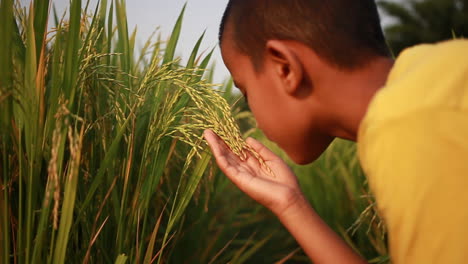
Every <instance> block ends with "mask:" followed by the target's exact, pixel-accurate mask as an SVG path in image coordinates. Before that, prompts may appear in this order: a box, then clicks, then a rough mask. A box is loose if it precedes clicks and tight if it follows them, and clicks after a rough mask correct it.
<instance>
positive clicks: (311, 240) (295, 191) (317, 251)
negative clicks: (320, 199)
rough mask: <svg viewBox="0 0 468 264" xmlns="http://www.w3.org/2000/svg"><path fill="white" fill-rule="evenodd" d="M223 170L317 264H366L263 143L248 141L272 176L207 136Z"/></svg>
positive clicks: (210, 133) (253, 160) (210, 134)
mask: <svg viewBox="0 0 468 264" xmlns="http://www.w3.org/2000/svg"><path fill="white" fill-rule="evenodd" d="M205 138H206V140H207V141H208V144H209V145H210V147H211V150H212V152H213V154H214V156H215V158H216V161H217V163H218V165H219V167H220V168H221V170H222V171H223V172H224V173H225V174H226V176H228V177H229V179H231V181H232V182H233V183H234V184H236V185H237V187H239V189H241V190H242V191H243V192H245V193H246V194H248V195H249V196H250V197H252V198H253V199H254V200H256V201H257V202H259V203H261V204H262V205H264V206H265V207H267V208H268V209H270V210H271V211H272V212H273V213H274V214H276V215H277V216H278V218H279V219H280V221H281V222H282V223H283V225H284V226H285V227H286V228H287V229H288V230H289V232H290V233H291V234H292V235H293V236H294V238H295V239H296V241H297V242H298V243H299V245H300V246H301V247H302V249H303V250H304V251H305V252H306V254H307V255H308V256H309V257H310V258H311V259H312V261H313V262H314V263H366V262H365V260H364V259H362V258H361V257H360V256H359V255H358V254H356V253H355V252H354V251H353V250H352V249H351V248H350V247H349V246H348V245H346V243H344V241H342V240H341V238H340V237H339V236H338V235H337V234H336V233H334V232H333V230H332V229H331V228H330V227H328V226H327V225H326V224H325V222H323V220H322V219H321V218H320V217H319V216H318V215H317V214H316V212H315V211H314V210H313V209H312V207H311V206H310V205H309V203H308V202H307V200H306V199H305V198H304V196H303V194H302V192H301V190H300V188H299V185H298V183H297V179H296V176H295V175H294V174H293V173H292V171H291V170H290V169H289V168H288V166H287V165H286V164H285V163H284V161H282V160H281V159H280V158H279V157H278V156H276V155H275V154H274V153H273V152H271V151H270V150H269V149H267V148H266V147H265V146H263V145H262V144H261V143H260V142H258V141H256V140H254V139H251V138H249V139H248V140H247V143H249V145H251V146H252V147H253V148H254V149H255V150H256V151H257V152H258V153H259V154H260V155H261V156H262V158H263V159H264V160H265V162H266V164H267V165H268V167H270V168H271V170H272V171H273V174H274V176H273V175H271V174H270V173H268V172H267V171H266V170H265V169H264V168H262V166H261V165H260V164H259V162H258V161H257V160H256V159H255V158H253V157H249V158H248V159H247V160H246V161H241V160H240V159H239V158H238V157H237V156H236V155H234V154H233V153H232V152H231V151H230V150H229V148H228V147H227V146H226V145H225V144H224V142H223V141H222V140H221V139H219V138H218V137H217V136H216V135H215V134H214V133H213V132H212V131H206V132H205Z"/></svg>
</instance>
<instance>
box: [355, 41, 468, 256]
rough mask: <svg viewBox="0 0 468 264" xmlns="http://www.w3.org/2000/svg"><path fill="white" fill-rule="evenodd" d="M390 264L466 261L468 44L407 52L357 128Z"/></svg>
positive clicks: (467, 246) (450, 43) (360, 154)
mask: <svg viewBox="0 0 468 264" xmlns="http://www.w3.org/2000/svg"><path fill="white" fill-rule="evenodd" d="M358 150H359V158H360V160H361V164H362V167H363V169H364V171H365V173H366V174H367V177H368V181H369V184H370V187H371V190H372V191H373V193H374V194H375V196H376V201H377V205H378V208H379V211H380V213H381V214H382V216H383V218H384V220H385V222H386V224H387V226H388V231H389V243H390V255H391V258H392V262H393V263H395V264H400V263H411V264H412V263H416V264H419V263H424V264H427V263H444V264H458V263H460V264H461V263H468V41H467V40H453V41H447V42H442V43H438V44H434V45H420V46H416V47H413V48H410V49H407V50H405V51H404V52H403V53H402V54H401V55H400V56H399V57H398V58H397V60H396V62H395V65H394V67H393V69H392V70H391V73H390V75H389V78H388V80H387V83H386V85H385V87H384V88H383V89H381V90H380V91H379V92H378V93H377V94H376V96H375V97H374V99H373V100H372V102H371V104H370V106H369V109H368V112H367V114H366V116H365V118H364V120H363V122H362V124H361V127H360V128H359V136H358Z"/></svg>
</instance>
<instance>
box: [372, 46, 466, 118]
mask: <svg viewBox="0 0 468 264" xmlns="http://www.w3.org/2000/svg"><path fill="white" fill-rule="evenodd" d="M467 75H468V40H451V41H445V42H440V43H436V44H423V45H418V46H414V47H411V48H408V49H406V50H404V51H403V52H402V53H401V54H400V55H399V56H398V57H397V59H396V60H395V64H394V67H393V68H392V70H391V72H390V74H389V76H388V80H387V83H386V85H385V87H383V88H382V89H381V90H380V91H379V92H378V93H377V94H376V96H375V97H374V99H373V100H372V102H371V104H370V105H369V108H368V112H367V114H366V117H365V123H368V124H369V125H370V123H374V124H377V123H380V122H387V121H388V122H391V121H392V120H395V119H396V120H398V119H401V118H402V117H404V116H406V115H410V114H411V113H414V112H420V111H425V109H434V108H441V109H467V110H468V81H467V78H466V76H467Z"/></svg>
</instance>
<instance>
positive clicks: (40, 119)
mask: <svg viewBox="0 0 468 264" xmlns="http://www.w3.org/2000/svg"><path fill="white" fill-rule="evenodd" d="M50 9H51V3H50V1H48V0H43V1H34V2H33V3H32V4H31V6H30V7H28V8H27V9H22V8H20V7H19V4H18V3H14V1H13V0H2V1H1V2H0V17H1V21H2V23H0V36H2V41H0V171H1V177H0V186H1V188H0V252H1V254H0V263H227V262H230V263H245V262H249V263H262V262H263V263H271V262H275V261H280V260H283V261H285V260H288V259H291V260H295V261H307V260H306V258H305V256H304V255H303V254H302V253H301V252H300V251H298V250H296V249H297V245H296V244H295V242H294V240H293V238H291V237H290V236H289V235H288V234H287V232H286V231H285V230H284V229H282V228H281V226H280V224H279V222H278V221H277V220H276V219H275V218H274V217H273V216H272V215H271V214H270V213H268V212H267V211H266V210H265V209H264V208H262V207H260V206H258V205H255V204H254V203H253V202H252V201H251V200H249V199H248V198H246V197H245V196H244V195H242V194H241V193H239V192H238V191H237V190H235V188H233V186H232V185H231V184H230V182H229V181H228V180H227V179H226V177H224V176H223V175H222V174H221V172H220V171H219V170H218V169H217V167H216V165H215V164H214V163H213V161H212V160H211V156H210V154H209V153H208V152H207V151H206V146H205V145H204V143H203V141H202V139H201V131H202V130H203V129H204V128H206V127H211V128H213V129H215V130H216V129H218V130H217V131H218V133H222V132H223V130H222V129H223V128H226V126H224V125H222V126H218V127H216V126H215V125H216V124H217V122H221V123H222V122H225V121H227V122H228V123H225V125H227V128H231V129H227V130H224V133H226V135H227V137H228V138H229V137H236V136H238V137H239V138H240V136H239V135H237V134H235V133H234V132H236V131H237V127H236V125H235V124H234V122H233V121H232V119H231V118H230V115H231V111H229V109H228V108H227V107H228V106H227V104H226V101H228V102H231V103H233V102H235V101H237V99H238V96H237V95H236V94H234V93H233V92H232V82H228V83H227V84H226V85H225V87H224V88H223V89H221V90H223V91H224V93H221V92H220V90H219V89H213V88H212V85H211V84H210V82H211V81H212V74H211V73H212V71H208V72H207V73H205V69H207V68H208V65H209V62H210V58H211V54H212V53H208V54H207V55H206V56H200V55H199V49H200V44H201V42H202V40H203V34H202V35H201V37H200V39H199V41H198V42H197V43H195V44H194V48H193V52H192V53H191V55H190V57H189V60H188V62H187V64H186V65H180V60H179V59H178V58H176V57H175V52H176V47H177V43H178V39H179V36H180V32H181V27H182V20H183V16H184V11H185V8H183V9H182V11H181V14H180V16H179V17H178V19H177V20H176V23H175V26H174V29H173V32H172V34H171V35H170V37H169V38H168V39H167V41H164V42H163V41H155V42H153V41H151V40H148V42H146V43H145V45H144V46H143V48H142V49H141V50H139V51H136V50H135V42H136V39H137V33H136V31H133V32H132V33H130V32H129V29H128V26H127V18H126V8H125V1H123V0H114V1H109V2H108V1H107V0H101V2H100V3H99V4H98V5H97V6H95V7H91V6H89V5H88V4H87V3H82V1H81V0H72V1H71V2H70V7H69V12H68V15H67V16H66V17H64V18H61V17H60V16H59V15H58V14H56V13H55V12H52V13H53V15H52V16H53V20H54V21H55V22H54V25H52V27H51V26H50V25H48V24H47V23H48V21H49V17H50V15H51V14H50V12H49V11H50ZM49 28H52V30H48V29H49ZM158 39H159V40H161V39H162V38H161V36H159V38H158ZM223 97H224V99H223ZM206 106H209V108H207V107H206ZM207 109H209V110H208V111H209V112H206V111H207ZM232 113H233V114H234V115H236V117H237V119H244V118H246V117H248V116H249V114H248V113H246V112H244V111H243V109H241V108H240V107H235V108H233V109H232ZM210 114H213V116H211V115H210ZM216 118H217V119H216ZM213 119H215V120H214V121H213ZM245 120H248V118H247V119H245ZM241 125H242V127H243V128H244V131H245V130H249V128H250V124H249V123H248V121H243V123H241ZM239 138H238V139H239ZM239 140H240V139H239ZM240 150H242V146H241V148H240ZM325 159H327V158H325ZM353 162H355V161H353ZM334 164H336V163H335V162H334ZM338 166H341V168H343V169H342V171H340V172H337V173H348V171H350V173H351V174H352V175H349V178H348V181H349V182H351V183H350V184H351V185H352V186H354V187H352V188H354V189H352V190H353V191H352V192H348V194H349V195H351V196H350V197H348V198H350V199H351V200H352V199H355V198H356V197H358V196H359V195H360V194H361V193H360V190H359V189H358V188H359V186H361V184H362V179H361V178H360V176H359V177H358V178H356V177H355V175H360V174H356V173H355V172H354V171H353V169H351V170H348V168H347V167H346V166H344V165H343V166H342V165H338ZM313 170H314V171H317V170H316V169H313ZM298 173H299V174H304V173H309V171H304V172H300V171H298ZM314 179H321V180H322V181H326V180H327V179H326V178H325V177H323V178H317V177H315V178H314ZM356 179H357V180H356ZM353 181H354V182H353ZM336 182H338V180H336ZM345 182H346V181H345ZM314 184H316V183H314ZM305 185H308V183H307V182H306V183H305ZM330 187H331V186H330ZM314 190H315V189H314ZM335 192H336V193H338V191H335ZM339 192H341V191H339ZM314 195H315V194H314ZM340 197H341V196H340ZM327 202H328V205H330V201H315V202H314V204H315V206H316V207H317V208H320V206H321V205H322V206H323V209H319V210H318V211H319V212H321V211H322V212H325V211H326V209H324V208H328V207H327ZM333 202H335V201H334V200H332V203H333ZM354 205H355V204H354V203H346V201H342V203H340V206H342V207H343V208H346V209H350V206H354ZM365 205H368V204H366V202H362V203H360V205H359V206H357V207H353V208H354V209H352V211H353V212H352V214H350V215H347V214H346V213H344V212H343V213H342V215H341V216H340V218H336V219H335V218H334V216H335V215H329V216H328V217H326V219H328V220H329V221H330V222H332V223H333V221H335V225H334V227H335V228H336V229H337V230H338V231H340V232H341V234H342V235H343V236H345V237H348V240H349V241H350V242H351V243H354V244H355V245H356V247H357V248H358V249H361V251H362V252H363V254H364V255H366V256H369V257H372V256H376V255H378V253H381V254H385V252H384V250H382V251H378V250H377V251H376V249H379V245H380V244H379V243H380V242H381V240H379V239H380V238H377V237H376V238H375V239H376V241H377V242H376V243H375V244H369V243H367V244H366V243H365V242H362V241H363V238H366V237H368V235H367V233H363V232H361V231H358V232H357V233H356V234H357V235H354V236H353V235H352V234H351V233H350V232H346V230H345V228H349V227H350V226H351V225H352V223H353V222H354V220H356V219H357V216H358V212H359V210H363V207H364V206H365ZM324 214H325V213H324ZM325 216H326V215H325ZM369 226H372V225H369ZM358 230H362V229H358Z"/></svg>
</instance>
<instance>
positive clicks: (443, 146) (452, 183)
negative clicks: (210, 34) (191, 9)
mask: <svg viewBox="0 0 468 264" xmlns="http://www.w3.org/2000/svg"><path fill="white" fill-rule="evenodd" d="M220 45H221V52H222V56H223V60H224V62H225V64H226V66H227V67H228V69H229V71H230V72H231V74H232V76H233V79H234V81H235V83H236V86H237V87H238V88H239V89H240V90H241V91H242V92H243V94H244V95H245V97H246V99H248V103H249V106H250V108H251V110H252V113H253V114H254V116H255V118H256V119H257V122H258V125H259V127H260V128H261V129H262V130H263V131H264V133H265V134H266V135H267V136H268V137H269V138H270V139H271V140H273V141H275V142H276V143H277V144H278V145H279V146H280V147H282V148H283V149H284V150H285V151H286V153H287V154H288V155H289V156H290V157H291V159H292V160H293V161H295V162H296V163H299V164H306V163H310V162H312V161H314V160H315V159H316V158H317V157H318V156H319V155H320V154H321V153H322V152H323V151H324V150H325V149H326V148H327V146H328V145H329V144H330V142H332V140H333V139H334V138H335V137H340V138H345V139H349V140H354V141H357V142H358V149H359V158H360V161H361V165H362V167H363V169H364V171H365V172H366V175H367V177H368V179H369V183H370V186H371V188H372V190H373V192H374V194H375V196H376V199H377V203H378V207H379V210H380V211H381V214H382V215H383V217H384V219H385V221H386V223H387V226H388V231H389V244H390V252H391V257H392V261H393V263H465V262H466V260H467V259H468V243H467V242H468V225H467V223H468V209H466V206H464V205H465V204H466V202H468V191H466V190H467V188H468V41H462V40H457V41H450V42H444V43H439V44H436V45H422V46H417V47H414V48H411V49H408V50H406V51H404V52H403V53H402V54H401V55H400V56H399V57H398V58H397V59H396V61H393V60H392V59H391V57H390V55H389V52H388V50H387V47H386V44H385V39H384V37H383V34H382V30H381V28H380V21H379V16H378V13H377V8H376V6H375V3H374V1H373V0H360V1H349V0H327V1H318V0H289V1H285V0H230V1H229V4H228V6H227V9H226V11H225V14H224V17H223V20H222V23H221V29H220ZM205 138H206V139H207V141H208V143H209V144H210V146H211V149H212V151H213V153H214V156H215V158H216V160H217V163H218V165H219V166H220V168H221V169H222V170H223V171H224V172H225V174H226V175H227V176H228V177H229V178H230V179H231V180H232V181H233V182H234V183H235V184H236V185H237V186H238V187H239V188H240V189H241V190H243V191H244V192H245V193H247V194H248V195H249V196H251V197H252V198H253V199H255V200H256V201H258V202H259V203H261V204H263V205H264V206H266V207H267V208H269V209H270V210H271V211H273V212H274V213H275V214H276V215H277V216H278V218H279V219H280V221H281V222H282V223H283V224H284V225H285V226H286V228H287V229H288V230H289V231H290V232H291V234H292V235H293V236H294V237H295V238H296V240H297V241H298V243H299V244H300V245H301V247H302V248H303V249H304V251H305V252H306V253H307V255H308V256H309V257H310V258H311V259H312V261H313V262H314V263H365V260H364V259H362V258H361V257H360V256H359V255H357V254H356V253H355V252H353V250H351V249H350V248H349V247H348V246H347V245H346V244H345V243H344V242H342V241H341V240H340V239H339V237H338V236H337V235H336V234H334V233H333V231H331V229H330V228H329V227H327V226H326V224H325V223H324V222H323V221H322V220H321V219H320V218H319V216H318V215H317V214H316V213H315V212H314V210H313V209H312V208H311V207H310V205H309V204H308V203H307V201H306V199H305V198H304V196H303V195H302V193H301V191H300V188H299V186H298V183H297V181H296V177H295V176H294V175H293V174H292V172H291V171H290V170H289V168H288V167H287V166H286V165H285V163H284V162H283V161H282V160H281V159H280V158H278V157H277V156H276V155H275V154H273V153H272V152H271V151H269V150H268V149H267V148H265V147H264V146H263V145H261V144H260V143H259V142H257V141H255V140H254V139H248V141H247V142H248V143H249V144H250V145H251V146H252V147H253V148H255V149H256V150H257V151H258V152H259V153H260V154H261V155H262V156H263V158H264V159H265V160H266V161H267V164H268V165H269V167H270V168H271V169H272V170H273V172H274V174H275V177H271V176H269V174H268V173H267V172H265V171H264V170H263V169H262V168H261V166H260V165H259V164H258V163H257V162H256V161H255V159H253V158H250V159H248V160H247V161H245V162H242V161H240V160H239V159H238V158H237V157H236V156H235V155H234V154H233V153H232V152H231V151H230V150H229V149H228V148H227V147H226V145H225V144H224V143H223V142H222V141H221V140H220V139H219V138H218V137H217V136H216V135H215V134H214V133H213V132H211V131H206V132H205Z"/></svg>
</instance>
